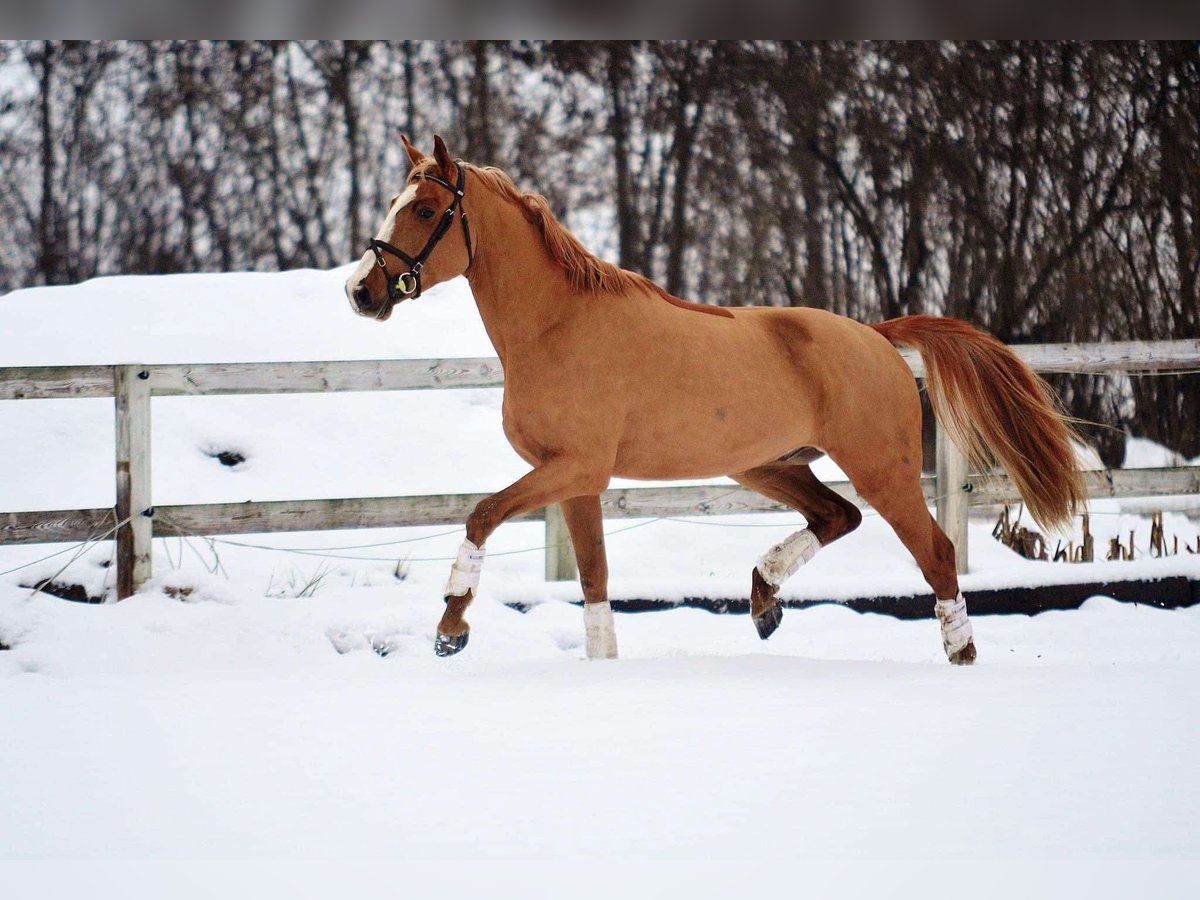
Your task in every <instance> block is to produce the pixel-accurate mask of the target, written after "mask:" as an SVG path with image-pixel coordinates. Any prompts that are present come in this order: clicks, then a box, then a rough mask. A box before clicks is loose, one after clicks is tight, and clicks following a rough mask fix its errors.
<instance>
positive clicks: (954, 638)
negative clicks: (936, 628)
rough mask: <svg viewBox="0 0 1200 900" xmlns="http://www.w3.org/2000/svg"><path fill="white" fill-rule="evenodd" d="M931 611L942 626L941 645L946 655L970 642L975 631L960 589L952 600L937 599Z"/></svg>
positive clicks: (955, 651)
mask: <svg viewBox="0 0 1200 900" xmlns="http://www.w3.org/2000/svg"><path fill="white" fill-rule="evenodd" d="M933 611H934V614H935V615H936V616H937V617H938V623H939V624H940V625H941V626H942V645H943V646H944V647H945V648H946V656H954V654H955V653H958V651H960V650H962V648H963V647H965V646H967V644H969V643H971V638H973V637H974V636H975V632H974V630H973V629H972V628H971V620H970V619H969V618H968V617H967V601H966V600H964V599H963V595H962V591H959V592H958V596H957V597H955V598H954V599H953V600H939V601H937V603H935V604H934V605H933Z"/></svg>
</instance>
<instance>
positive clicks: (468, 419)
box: [0, 269, 1200, 871]
mask: <svg viewBox="0 0 1200 900" xmlns="http://www.w3.org/2000/svg"><path fill="white" fill-rule="evenodd" d="M346 272H347V270H346V269H341V270H335V271H333V272H290V273H284V274H281V275H245V274H241V275H223V276H170V277H157V278H113V279H102V280H97V281H94V282H90V283H88V284H85V285H81V286H77V287H69V288H43V289H36V290H30V291H21V292H17V293H14V294H10V295H8V296H6V297H3V298H0V365H27V364H78V363H106V362H117V361H141V362H205V361H218V360H227V361H249V360H278V359H347V358H378V357H404V356H408V357H434V356H440V357H448V356H487V355H491V354H492V350H491V347H490V345H489V344H488V343H487V339H486V336H485V335H484V333H483V329H482V327H481V326H480V325H479V322H478V318H477V316H476V314H475V312H474V308H473V305H472V303H471V299H470V296H469V293H468V291H467V290H466V289H465V285H464V284H463V283H461V282H458V283H453V284H451V285H447V286H445V287H444V288H441V289H435V290H431V291H430V292H429V293H428V294H426V295H425V296H424V297H422V298H421V299H420V300H418V301H414V302H410V303H408V304H406V305H405V306H404V307H402V308H401V309H400V310H398V312H397V314H396V315H395V316H394V317H393V318H392V320H391V321H390V322H388V323H386V324H383V325H380V324H378V323H374V322H370V321H366V320H363V319H359V318H357V317H355V316H353V315H352V314H351V313H350V311H349V308H348V306H347V305H346V301H345V299H344V297H343V295H342V293H341V283H342V281H343V280H344V278H345V275H346ZM499 403H500V392H499V391H496V390H478V391H428V392H407V393H392V394H385V393H375V394H333V395H312V396H307V395H306V396H295V395H293V396H276V397H214V398H160V399H157V400H155V401H154V413H153V414H154V444H153V456H154V491H153V493H154V499H155V501H156V502H157V503H160V504H169V503H189V502H217V501H236V500H248V499H254V500H268V499H287V498H302V497H336V496H372V495H389V494H424V493H441V492H446V493H461V492H473V491H490V490H496V489H498V488H500V487H503V486H504V485H505V484H507V483H509V482H511V481H512V480H514V479H515V478H516V477H518V476H519V475H520V474H521V473H522V472H523V471H525V466H524V464H523V463H522V462H521V461H520V460H519V459H518V458H517V457H516V455H515V454H514V453H513V452H512V451H511V450H510V449H509V448H508V446H507V444H506V443H505V442H504V439H503V435H502V433H501V429H500V413H499ZM0 433H3V434H4V435H5V437H6V440H5V442H4V446H3V449H2V450H0V473H2V474H0V510H5V511H7V510H20V509H38V508H59V509H66V508H78V507H93V506H106V505H109V504H111V503H112V502H113V494H112V473H111V458H112V404H111V401H108V400H70V401H67V400H64V401H20V402H5V403H0ZM1159 449H1161V448H1159ZM225 450H228V451H236V452H238V453H240V454H242V455H244V456H245V457H246V461H245V462H244V463H241V464H239V465H237V466H234V467H232V468H230V467H227V466H223V465H221V464H220V462H219V461H218V460H217V459H216V458H215V456H216V454H218V453H220V452H221V451H225ZM1157 452H1158V451H1156V450H1155V448H1153V447H1151V446H1149V445H1147V444H1144V443H1138V444H1132V443H1131V447H1130V457H1131V458H1130V459H1129V460H1128V463H1129V464H1139V462H1138V461H1139V460H1145V461H1143V462H1141V463H1140V464H1142V465H1145V464H1165V462H1166V461H1165V459H1164V462H1155V461H1154V457H1155V454H1156V453H1157ZM818 470H819V471H820V473H821V474H822V475H823V476H826V477H837V473H836V469H835V468H834V467H833V466H832V465H830V464H828V463H827V462H826V463H823V464H821V465H819V466H818ZM1176 506H1177V507H1178V509H1177V511H1175V512H1170V513H1168V514H1167V516H1166V520H1165V523H1164V524H1165V527H1166V531H1167V534H1168V537H1170V536H1171V535H1173V534H1178V535H1179V537H1180V540H1181V542H1183V541H1191V542H1192V545H1193V546H1195V539H1196V534H1197V525H1196V519H1195V518H1194V515H1195V513H1194V511H1189V509H1188V505H1187V503H1182V504H1176ZM800 521H801V520H800V518H799V517H798V516H791V515H772V516H743V517H726V518H722V519H706V520H691V521H675V520H671V521H666V520H613V521H610V522H609V523H608V526H607V530H608V533H609V538H608V547H609V556H610V567H611V570H612V573H613V583H612V594H613V595H614V596H627V597H639V598H647V597H654V598H661V599H666V600H669V599H673V598H677V597H682V596H701V595H707V596H721V597H733V596H745V595H746V593H747V591H748V580H749V571H750V567H751V566H752V565H753V562H754V560H755V559H756V558H757V556H758V555H759V554H760V553H761V552H762V551H763V550H764V549H765V548H766V547H767V546H769V545H770V544H771V543H773V542H774V541H776V540H778V539H779V538H781V537H783V536H785V535H786V534H787V533H789V531H791V530H793V529H794V528H795V527H796V525H797V524H798V523H799V522H800ZM990 527H991V523H990V522H988V521H986V520H983V519H980V520H978V521H975V522H973V523H972V526H971V528H972V535H971V537H972V540H971V554H972V572H971V573H970V574H969V575H967V576H966V577H965V578H964V581H963V585H964V590H965V591H966V592H967V596H968V599H969V597H970V591H971V590H972V589H980V588H984V587H995V586H1003V585H1008V584H1029V583H1053V582H1056V581H1057V582H1063V581H1081V580H1088V581H1091V580H1101V579H1104V578H1115V577H1126V576H1133V575H1136V576H1138V577H1162V576H1166V575H1177V574H1184V575H1188V576H1190V577H1192V578H1193V579H1196V578H1198V577H1200V557H1197V556H1190V557H1189V556H1187V555H1186V554H1185V555H1183V556H1180V557H1175V558H1172V559H1166V560H1151V559H1146V558H1142V559H1135V560H1134V561H1133V562H1129V563H1095V564H1092V565H1090V566H1066V565H1061V564H1060V565H1049V564H1044V563H1034V562H1029V561H1026V560H1022V559H1020V558H1019V557H1017V556H1015V555H1014V554H1012V553H1011V552H1010V551H1008V550H1006V549H1005V548H1003V547H1001V546H1000V545H998V544H996V543H995V542H994V541H993V540H992V539H991V537H990V534H989V532H990ZM1130 528H1137V529H1138V532H1139V534H1138V536H1139V540H1140V541H1141V542H1142V543H1143V547H1142V549H1143V550H1144V549H1145V548H1144V542H1145V541H1146V539H1147V537H1148V529H1147V526H1146V520H1145V519H1144V518H1142V517H1141V516H1135V515H1131V514H1130V513H1128V512H1127V511H1125V510H1123V509H1122V507H1121V505H1120V504H1117V503H1115V502H1113V501H1105V502H1103V503H1096V504H1094V505H1093V519H1092V531H1093V533H1094V534H1095V535H1096V542H1097V546H1098V547H1102V546H1104V545H1105V544H1106V543H1107V539H1108V537H1109V536H1111V535H1114V534H1121V535H1122V536H1126V535H1127V534H1128V531H1129V529H1130ZM461 537H462V531H461V529H460V528H423V529H392V530H378V531H356V532H328V533H319V534H286V535H272V536H265V535H264V536H246V537H239V538H234V539H231V541H236V543H231V542H225V543H216V544H211V543H208V542H206V541H203V540H200V539H196V538H182V537H181V538H178V539H176V538H172V539H166V540H162V541H158V542H156V547H155V568H156V573H157V577H156V579H155V581H154V582H153V583H152V584H151V585H150V586H148V587H147V589H146V590H144V591H143V592H142V593H141V594H139V595H138V596H136V597H134V598H132V599H130V600H128V601H125V602H123V603H120V604H107V605H100V606H88V605H84V604H76V603H69V602H65V601H62V600H58V599H56V598H53V597H47V596H45V595H37V596H33V597H31V596H30V591H29V590H28V589H25V588H22V587H20V585H21V584H28V583H31V579H32V580H34V581H36V580H37V579H40V578H45V577H47V576H49V575H52V574H54V573H55V572H56V571H57V570H58V569H59V568H60V567H61V566H62V565H63V564H64V563H66V562H67V561H69V560H70V559H71V558H72V553H66V554H64V555H62V556H59V557H55V558H54V559H50V560H45V561H43V562H40V563H38V562H35V561H36V560H39V559H40V558H42V557H44V556H46V555H47V554H48V553H52V552H56V551H58V550H62V549H64V548H63V547H62V546H55V545H48V546H28V547H3V546H0V572H8V570H11V569H14V568H15V567H18V566H24V565H26V564H28V563H31V562H33V563H34V564H33V565H31V566H29V567H28V568H24V569H21V570H19V571H12V572H8V574H3V575H0V641H2V642H4V643H5V644H7V645H11V649H8V650H0V713H2V720H3V725H2V731H0V857H63V856H83V857H92V858H116V857H122V858H126V857H154V858H174V857H181V856H183V857H257V856H269V857H280V856H282V857H312V856H314V855H318V856H320V855H327V856H341V855H386V856H388V857H422V856H438V855H450V856H458V855H467V856H487V857H498V856H512V855H519V856H530V855H544V854H551V855H563V854H570V855H592V854H598V855H600V856H602V857H610V858H611V857H620V858H630V857H634V858H637V857H660V856H667V857H689V858H690V857H712V856H714V855H716V856H720V855H723V854H728V855H732V856H737V857H742V858H751V859H753V858H762V859H764V860H767V861H770V860H775V859H780V858H782V857H784V856H796V855H802V856H803V855H811V856H821V855H848V856H888V857H893V856H894V857H910V856H913V855H920V856H930V855H936V856H939V857H967V856H978V855H1003V856H1018V855H1019V856H1026V857H1028V856H1035V857H1054V856H1068V857H1087V858H1095V857H1106V856H1121V857H1190V856H1196V855H1197V853H1200V813H1197V806H1198V804H1200V774H1198V773H1197V769H1196V767H1195V765H1194V760H1195V758H1196V754H1197V751H1198V750H1200V738H1198V737H1197V734H1198V733H1200V729H1198V728H1197V725H1198V719H1200V609H1186V610H1178V611H1171V612H1166V611H1162V610H1157V609H1153V608H1150V607H1146V606H1132V605H1124V604H1118V603H1116V602H1114V601H1111V600H1108V599H1104V598H1096V599H1093V600H1090V601H1088V603H1087V604H1086V605H1085V607H1084V608H1083V609H1081V610H1078V611H1072V612H1061V613H1049V614H1043V615H1040V616H1037V617H1034V618H1026V617H978V618H977V619H976V623H975V627H976V632H977V643H978V646H979V651H980V661H979V663H978V665H976V666H975V667H974V668H972V669H955V668H952V667H950V666H948V665H947V664H946V663H945V660H944V657H943V655H942V651H941V647H940V642H939V639H938V635H937V627H936V625H935V624H934V623H932V622H928V621H926V622H899V621H896V620H893V619H890V618H887V617H883V616H872V615H865V616H864V615H858V614H856V613H853V612H851V611H849V610H847V609H845V608H843V607H838V606H824V607H819V608H814V609H809V610H804V611H798V610H790V611H788V613H787V614H786V616H785V618H784V623H783V626H782V627H781V629H780V630H779V632H777V633H776V635H775V636H774V637H773V638H772V639H771V641H769V642H767V643H763V642H760V641H759V640H758V639H757V637H756V636H755V634H754V630H753V627H752V625H751V623H750V622H749V620H748V619H747V618H745V617H736V616H714V615H711V614H708V613H705V612H700V611H696V610H686V609H678V610H671V611H666V612H656V613H648V614H641V615H621V616H618V622H617V627H618V637H619V640H620V644H621V653H622V659H621V660H619V661H617V662H614V663H588V662H587V661H585V660H584V659H583V649H582V637H583V635H582V622H581V618H582V617H581V613H580V611H579V609H578V608H577V607H575V606H572V605H570V604H569V603H567V602H564V601H567V600H577V599H578V597H579V588H578V585H575V584H556V585H547V584H546V583H545V582H544V581H543V580H542V575H541V573H542V565H543V555H542V551H541V549H540V548H541V546H542V544H543V542H544V533H543V529H542V527H541V526H540V525H539V524H510V525H506V526H504V527H503V528H501V529H500V531H499V532H497V534H496V535H495V536H494V537H493V538H492V539H491V540H490V541H489V547H488V549H489V557H488V561H487V566H486V571H485V574H484V577H483V584H482V592H481V596H480V598H479V600H478V601H477V602H476V604H475V606H474V607H473V609H472V613H471V615H470V617H469V618H470V619H471V622H472V625H473V630H472V638H471V644H470V646H469V647H468V648H467V650H466V651H464V653H462V654H461V655H459V656H457V657H453V658H451V659H437V658H435V657H434V656H433V654H432V649H431V645H432V639H433V628H434V625H435V623H436V621H437V617H438V615H439V614H440V607H441V600H440V593H441V587H442V584H443V583H444V580H445V577H446V574H447V568H448V565H449V563H448V559H449V557H451V556H453V553H454V550H455V548H456V547H457V545H458V543H459V541H460V540H461ZM245 545H255V546H245ZM268 546H272V547H281V548H287V550H271V549H262V548H263V547H268ZM297 550H307V552H306V553H297V552H295V551H297ZM109 554H110V549H109V547H107V546H105V545H101V546H97V547H95V548H92V549H91V550H89V551H87V552H85V553H84V554H82V555H81V557H80V558H79V559H77V560H76V561H75V562H74V563H73V564H72V566H71V567H70V568H69V569H67V571H66V573H64V575H63V578H64V580H70V581H73V582H77V583H81V584H83V585H84V586H85V587H87V588H88V589H89V590H90V591H91V592H92V593H93V594H100V593H102V592H103V591H104V590H105V588H106V587H110V586H111V580H112V573H111V569H110V568H108V567H106V566H105V563H106V562H107V560H108V557H109ZM398 563H399V565H398ZM924 591H925V585H924V582H923V581H922V579H921V577H920V574H919V572H918V571H917V569H916V567H915V565H914V564H913V562H912V560H911V558H910V557H909V556H908V554H907V553H906V552H905V551H904V549H903V547H901V545H900V544H899V542H898V541H897V540H896V538H895V537H894V535H892V533H891V531H890V530H889V529H888V528H887V527H886V525H884V524H883V523H882V522H881V521H880V520H879V519H878V517H875V516H871V515H868V516H867V518H866V520H865V521H864V524H863V527H862V528H861V529H860V530H859V531H858V532H857V533H856V534H854V535H852V536H851V537H849V538H847V539H846V540H845V541H843V542H840V543H838V544H835V545H833V546H831V547H829V548H826V549H825V550H823V551H822V553H821V554H819V555H818V556H817V558H816V560H814V562H813V563H812V564H811V565H810V566H808V567H806V568H805V569H804V570H803V573H802V574H801V575H800V576H797V578H795V579H793V580H792V582H790V583H789V584H788V586H787V587H786V589H785V596H790V597H813V598H825V599H838V598H844V597H848V596H854V595H878V594H887V593H893V594H903V593H913V592H924ZM515 602H521V603H526V604H533V608H532V609H531V611H530V612H528V613H526V614H522V613H519V612H516V611H515V610H513V609H511V608H509V607H508V606H506V605H505V604H506V603H515ZM768 868H770V866H768ZM772 871H778V870H774V869H772Z"/></svg>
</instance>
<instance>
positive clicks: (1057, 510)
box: [871, 316, 1087, 528]
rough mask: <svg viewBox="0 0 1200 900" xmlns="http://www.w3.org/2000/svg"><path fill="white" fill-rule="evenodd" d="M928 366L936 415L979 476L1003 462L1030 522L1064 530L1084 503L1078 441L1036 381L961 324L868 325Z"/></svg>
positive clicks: (910, 319) (1005, 352)
mask: <svg viewBox="0 0 1200 900" xmlns="http://www.w3.org/2000/svg"><path fill="white" fill-rule="evenodd" d="M871 327H872V328H874V329H875V330H876V331H878V332H879V333H880V334H882V335H883V336H884V337H885V338H887V339H888V340H889V341H891V342H892V343H893V344H896V345H898V346H901V347H911V348H913V349H915V350H917V351H919V352H920V354H921V359H922V360H923V361H924V363H925V387H926V390H927V391H928V393H929V400H930V403H931V404H932V405H933V412H934V415H936V416H937V419H938V422H939V423H941V425H942V427H943V428H945V429H946V432H947V433H948V434H949V436H950V439H951V440H952V441H953V442H954V444H955V445H956V446H957V447H958V448H959V450H961V451H962V452H963V453H964V454H965V455H966V456H967V459H968V460H969V461H970V462H971V464H972V465H973V466H975V467H976V468H977V469H978V470H981V471H982V470H983V469H985V468H986V467H987V466H988V465H990V464H991V462H992V460H993V458H994V459H997V460H999V461H1000V463H1001V464H1002V465H1003V466H1004V468H1005V470H1006V471H1007V472H1008V476H1009V478H1011V479H1012V481H1013V484H1014V485H1015V486H1016V488H1017V491H1018V492H1019V493H1020V495H1021V499H1022V500H1024V501H1025V506H1026V508H1027V509H1028V510H1029V512H1030V513H1031V514H1032V515H1033V517H1034V518H1035V519H1036V520H1037V521H1038V522H1039V523H1041V524H1042V525H1043V526H1044V527H1046V528H1058V527H1061V526H1063V525H1066V524H1067V523H1068V522H1069V521H1070V519H1071V516H1072V515H1074V513H1075V510H1076V509H1077V508H1078V507H1079V506H1081V505H1082V504H1083V503H1084V502H1085V501H1086V499H1087V494H1086V492H1085V490H1084V486H1083V478H1082V476H1081V475H1080V472H1079V468H1078V465H1077V463H1076V459H1075V452H1074V447H1073V445H1072V442H1073V440H1078V437H1077V435H1076V434H1075V433H1074V431H1073V430H1072V429H1071V427H1070V425H1069V424H1068V421H1067V419H1066V418H1065V417H1064V416H1063V414H1062V413H1061V412H1059V410H1058V408H1057V407H1056V405H1055V403H1054V402H1053V401H1052V400H1051V399H1050V398H1051V397H1052V396H1053V394H1052V392H1051V390H1050V387H1049V385H1047V384H1046V383H1045V382H1044V381H1043V380H1042V379H1041V378H1039V377H1038V376H1037V375H1036V374H1035V373H1034V372H1033V370H1032V369H1030V368H1029V367H1028V366H1027V365H1025V363H1023V362H1021V360H1020V359H1019V358H1018V357H1017V355H1016V354H1015V353H1013V352H1012V350H1010V349H1009V348H1008V347H1006V346H1005V345H1004V344H1002V343H1000V342H999V341H998V340H996V339H995V338H994V337H992V336H991V335H988V334H984V333H983V332H982V331H980V330H978V329H977V328H974V327H973V326H971V325H968V324H967V323H966V322H962V321H959V320H958V319H943V318H937V317H934V316H904V317H902V318H899V319H891V320H890V321H887V322H883V323H881V324H879V325H873V326H871Z"/></svg>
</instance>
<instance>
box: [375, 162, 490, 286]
mask: <svg viewBox="0 0 1200 900" xmlns="http://www.w3.org/2000/svg"><path fill="white" fill-rule="evenodd" d="M456 163H457V168H458V184H456V185H454V184H451V183H450V182H448V181H444V180H442V179H441V178H438V177H437V176H436V175H426V174H424V173H422V174H419V175H416V176H414V177H416V178H424V179H425V180H426V181H432V182H433V183H434V184H440V185H441V186H442V187H444V188H445V189H446V190H448V191H449V192H450V193H452V194H453V195H454V199H453V200H451V201H450V206H448V207H447V208H446V211H445V212H444V213H442V220H441V221H440V222H438V224H437V227H436V228H434V229H433V234H431V235H430V236H429V240H427V241H426V242H425V246H424V247H422V248H421V252H420V253H418V254H417V255H416V256H409V255H408V254H407V253H405V252H404V251H403V250H401V249H400V248H399V247H393V246H392V245H391V244H389V243H388V242H387V241H381V240H379V239H378V238H374V239H373V240H372V241H371V242H370V244H368V245H367V249H368V250H370V251H371V252H372V253H374V254H375V262H376V263H378V265H379V268H381V269H383V275H384V278H385V279H386V281H387V293H388V305H387V306H384V307H383V308H384V309H388V308H389V307H390V305H391V304H394V303H396V302H397V301H398V300H401V299H406V298H408V297H420V296H421V270H422V269H423V268H425V263H426V262H427V261H428V260H429V255H430V254H431V253H433V250H434V248H435V247H437V245H438V242H439V241H441V239H442V238H443V237H445V236H446V232H447V231H449V230H450V226H451V225H452V224H453V223H454V215H455V213H458V214H459V216H460V217H461V218H462V228H463V239H464V240H465V241H466V243H467V268H468V269H469V268H470V267H471V263H472V262H474V261H475V257H474V254H473V253H472V252H471V227H470V226H469V225H468V224H467V211H466V209H464V208H463V205H462V200H463V184H464V183H465V179H466V172H465V171H464V169H463V164H462V160H457V161H456ZM385 251H386V252H388V253H390V254H392V255H393V256H395V257H398V258H399V259H401V260H403V261H404V264H405V265H407V266H408V271H407V272H401V273H399V274H398V275H393V274H392V273H391V272H389V271H388V267H387V260H386V259H384V256H383V254H384V252H385Z"/></svg>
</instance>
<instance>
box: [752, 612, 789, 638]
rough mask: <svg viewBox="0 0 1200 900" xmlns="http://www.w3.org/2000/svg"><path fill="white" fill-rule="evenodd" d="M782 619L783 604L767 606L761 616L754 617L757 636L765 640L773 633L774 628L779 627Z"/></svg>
mask: <svg viewBox="0 0 1200 900" xmlns="http://www.w3.org/2000/svg"><path fill="white" fill-rule="evenodd" d="M782 620H783V604H782V603H775V604H772V605H771V606H770V607H768V609H767V611H766V612H764V613H763V614H762V615H761V616H755V617H754V627H755V628H757V629H758V636H759V637H760V638H762V639H763V640H764V641H765V640H766V639H767V638H769V637H770V636H771V635H773V634H774V633H775V629H776V628H778V627H779V623H780V622H781V621H782Z"/></svg>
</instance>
